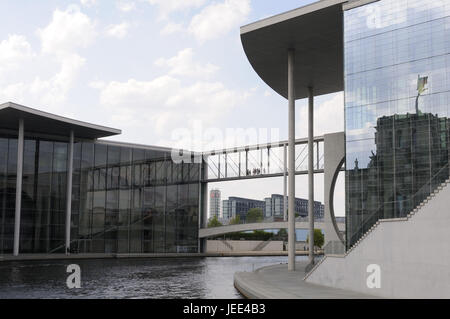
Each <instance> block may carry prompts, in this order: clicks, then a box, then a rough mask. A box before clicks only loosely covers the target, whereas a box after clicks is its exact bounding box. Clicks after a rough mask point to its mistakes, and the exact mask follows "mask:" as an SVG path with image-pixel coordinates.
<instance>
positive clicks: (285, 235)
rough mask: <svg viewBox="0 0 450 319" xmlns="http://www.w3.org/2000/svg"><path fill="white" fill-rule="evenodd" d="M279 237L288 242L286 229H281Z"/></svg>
mask: <svg viewBox="0 0 450 319" xmlns="http://www.w3.org/2000/svg"><path fill="white" fill-rule="evenodd" d="M277 237H278V238H280V239H282V240H287V238H288V233H287V230H286V229H284V228H281V229H280V230H279V231H278V233H277Z"/></svg>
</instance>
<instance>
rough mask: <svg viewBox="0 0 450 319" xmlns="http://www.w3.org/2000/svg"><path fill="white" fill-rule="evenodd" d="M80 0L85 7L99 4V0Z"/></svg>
mask: <svg viewBox="0 0 450 319" xmlns="http://www.w3.org/2000/svg"><path fill="white" fill-rule="evenodd" d="M80 2H81V5H82V6H84V7H92V6H95V5H96V4H97V0H80Z"/></svg>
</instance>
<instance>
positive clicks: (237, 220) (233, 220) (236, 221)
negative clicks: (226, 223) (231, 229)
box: [230, 215, 241, 225]
mask: <svg viewBox="0 0 450 319" xmlns="http://www.w3.org/2000/svg"><path fill="white" fill-rule="evenodd" d="M240 222H241V216H239V215H236V216H235V217H234V218H231V220H230V225H237V224H239V223H240Z"/></svg>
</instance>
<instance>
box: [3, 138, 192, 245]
mask: <svg viewBox="0 0 450 319" xmlns="http://www.w3.org/2000/svg"><path fill="white" fill-rule="evenodd" d="M67 159H68V143H67V142H57V141H49V140H43V139H29V138H25V144H24V166H23V191H22V213H21V234H20V253H62V252H64V241H65V217H66V209H65V208H66V192H67V185H66V182H67ZM73 165H74V170H73V183H72V220H71V251H72V252H74V253H76V252H79V253H169V252H197V251H198V225H199V224H198V218H199V217H198V215H199V209H198V208H199V177H200V176H199V173H200V171H199V169H200V164H186V163H180V164H176V163H174V162H172V160H171V157H170V152H165V151H160V150H151V149H143V148H132V147H126V146H116V145H114V144H107V143H89V142H82V143H75V144H74V160H73ZM16 168H17V137H16V136H2V137H0V218H1V220H0V227H1V228H0V253H3V254H10V253H12V248H13V236H14V214H15V196H16V195H15V190H16Z"/></svg>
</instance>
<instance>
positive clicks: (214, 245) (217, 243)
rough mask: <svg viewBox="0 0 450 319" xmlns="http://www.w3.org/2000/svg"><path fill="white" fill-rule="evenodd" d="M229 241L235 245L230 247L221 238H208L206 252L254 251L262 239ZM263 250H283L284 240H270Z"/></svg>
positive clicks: (228, 241)
mask: <svg viewBox="0 0 450 319" xmlns="http://www.w3.org/2000/svg"><path fill="white" fill-rule="evenodd" d="M227 243H228V244H229V245H231V246H232V247H233V250H231V249H230V247H228V246H227V245H226V244H224V242H223V241H221V240H208V241H207V245H206V246H207V248H206V252H208V253H216V252H230V251H233V252H239V251H253V250H254V249H255V248H256V247H257V246H258V245H259V244H260V243H262V241H260V240H227ZM261 251H283V242H282V241H270V242H269V243H268V244H267V245H266V246H265V247H264V248H263V249H261Z"/></svg>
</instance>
